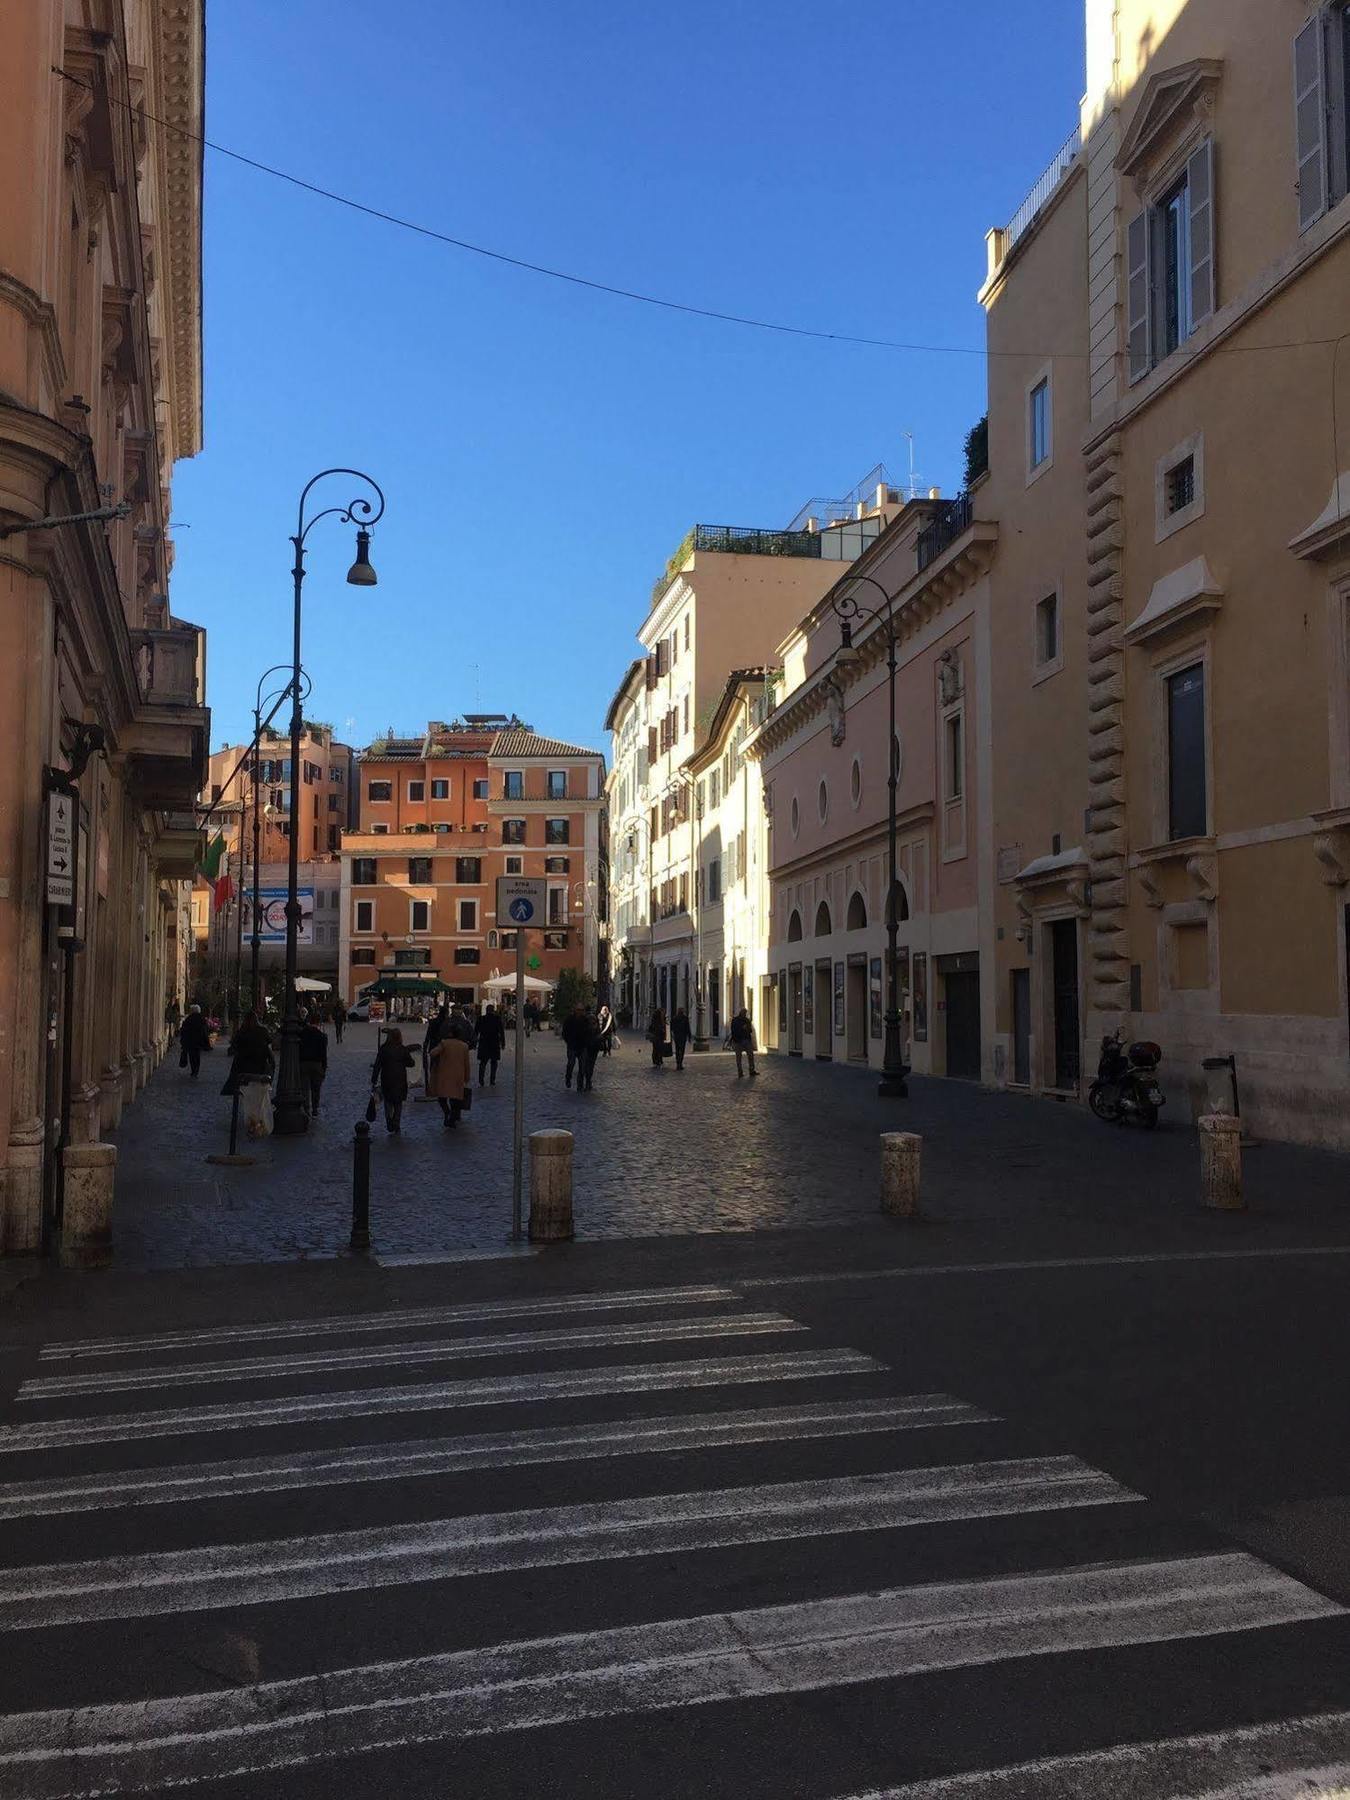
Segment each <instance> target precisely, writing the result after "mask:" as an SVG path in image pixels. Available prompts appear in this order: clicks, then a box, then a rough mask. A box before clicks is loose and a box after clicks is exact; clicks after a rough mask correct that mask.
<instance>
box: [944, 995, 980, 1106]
mask: <svg viewBox="0 0 1350 1800" xmlns="http://www.w3.org/2000/svg"><path fill="white" fill-rule="evenodd" d="M942 986H943V999H944V1001H945V1002H946V1019H947V1073H948V1075H951V1076H954V1077H955V1078H956V1079H957V1080H958V1081H978V1080H979V1079H980V975H979V970H978V969H967V970H964V971H962V972H961V973H959V974H951V975H944V976H943V978H942Z"/></svg>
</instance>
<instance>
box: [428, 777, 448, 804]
mask: <svg viewBox="0 0 1350 1800" xmlns="http://www.w3.org/2000/svg"><path fill="white" fill-rule="evenodd" d="M437 788H443V789H444V790H445V791H444V792H443V793H440V794H438V793H437V792H436V789H437ZM431 798H432V799H433V800H448V799H449V798H450V777H449V776H448V775H433V776H432V777H431Z"/></svg>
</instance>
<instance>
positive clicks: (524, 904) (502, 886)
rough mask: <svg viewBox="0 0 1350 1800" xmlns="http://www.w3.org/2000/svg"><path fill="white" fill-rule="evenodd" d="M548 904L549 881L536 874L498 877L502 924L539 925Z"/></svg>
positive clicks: (498, 907)
mask: <svg viewBox="0 0 1350 1800" xmlns="http://www.w3.org/2000/svg"><path fill="white" fill-rule="evenodd" d="M547 904H548V883H547V882H546V881H541V880H540V879H539V877H538V876H535V875H499V876H498V877H497V919H498V921H499V923H501V924H502V925H506V924H508V922H509V924H511V925H516V926H530V925H539V924H540V923H541V922H542V921H543V917H544V908H545V906H546V905H547Z"/></svg>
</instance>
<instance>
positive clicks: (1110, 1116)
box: [1088, 1031, 1167, 1131]
mask: <svg viewBox="0 0 1350 1800" xmlns="http://www.w3.org/2000/svg"><path fill="white" fill-rule="evenodd" d="M1161 1061H1162V1051H1161V1049H1160V1048H1159V1046H1158V1045H1157V1044H1150V1043H1148V1042H1147V1041H1146V1040H1145V1041H1141V1042H1139V1043H1135V1044H1131V1045H1130V1046H1129V1048H1128V1049H1127V1048H1126V1047H1125V1045H1124V1042H1123V1038H1122V1034H1121V1033H1120V1032H1119V1031H1113V1032H1111V1033H1110V1034H1109V1035H1108V1036H1107V1037H1104V1038H1103V1039H1102V1053H1101V1059H1100V1060H1099V1062H1098V1064H1097V1079H1096V1080H1095V1081H1094V1082H1093V1084H1092V1086H1091V1087H1090V1088H1089V1089H1088V1105H1089V1106H1090V1107H1091V1108H1092V1110H1093V1112H1094V1113H1096V1115H1097V1117H1098V1118H1099V1119H1104V1120H1105V1121H1106V1122H1107V1124H1109V1125H1128V1124H1130V1123H1131V1122H1133V1123H1135V1124H1137V1125H1142V1126H1144V1128H1145V1129H1146V1130H1148V1131H1152V1130H1153V1128H1154V1126H1155V1125H1156V1124H1157V1123H1158V1109H1159V1107H1161V1106H1165V1105H1166V1104H1167V1102H1166V1100H1165V1099H1164V1098H1163V1091H1162V1089H1161V1088H1160V1087H1159V1086H1158V1076H1157V1068H1158V1064H1159V1063H1160V1062H1161Z"/></svg>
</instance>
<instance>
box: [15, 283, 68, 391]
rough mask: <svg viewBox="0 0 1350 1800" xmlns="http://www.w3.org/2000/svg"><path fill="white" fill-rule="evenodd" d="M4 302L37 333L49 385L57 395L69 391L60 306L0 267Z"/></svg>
mask: <svg viewBox="0 0 1350 1800" xmlns="http://www.w3.org/2000/svg"><path fill="white" fill-rule="evenodd" d="M0 303H3V304H4V305H6V306H10V307H13V309H14V311H15V312H17V313H18V314H19V316H20V318H21V319H22V320H23V321H24V323H25V325H27V326H28V327H29V329H30V330H32V331H36V332H37V334H38V341H39V343H40V344H41V346H42V360H43V364H44V373H45V375H46V378H47V383H48V386H49V388H50V390H51V393H52V394H53V395H57V394H63V393H64V392H65V391H66V359H65V357H64V355H63V354H62V351H61V332H60V329H59V327H58V325H57V322H56V308H55V307H54V306H53V305H52V304H51V302H50V301H47V300H44V299H43V298H42V297H41V295H40V294H35V293H34V292H33V290H32V288H30V287H27V286H25V284H24V283H23V282H22V281H19V280H16V278H15V277H14V276H13V275H10V274H8V273H7V272H6V271H5V270H3V269H0Z"/></svg>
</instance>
